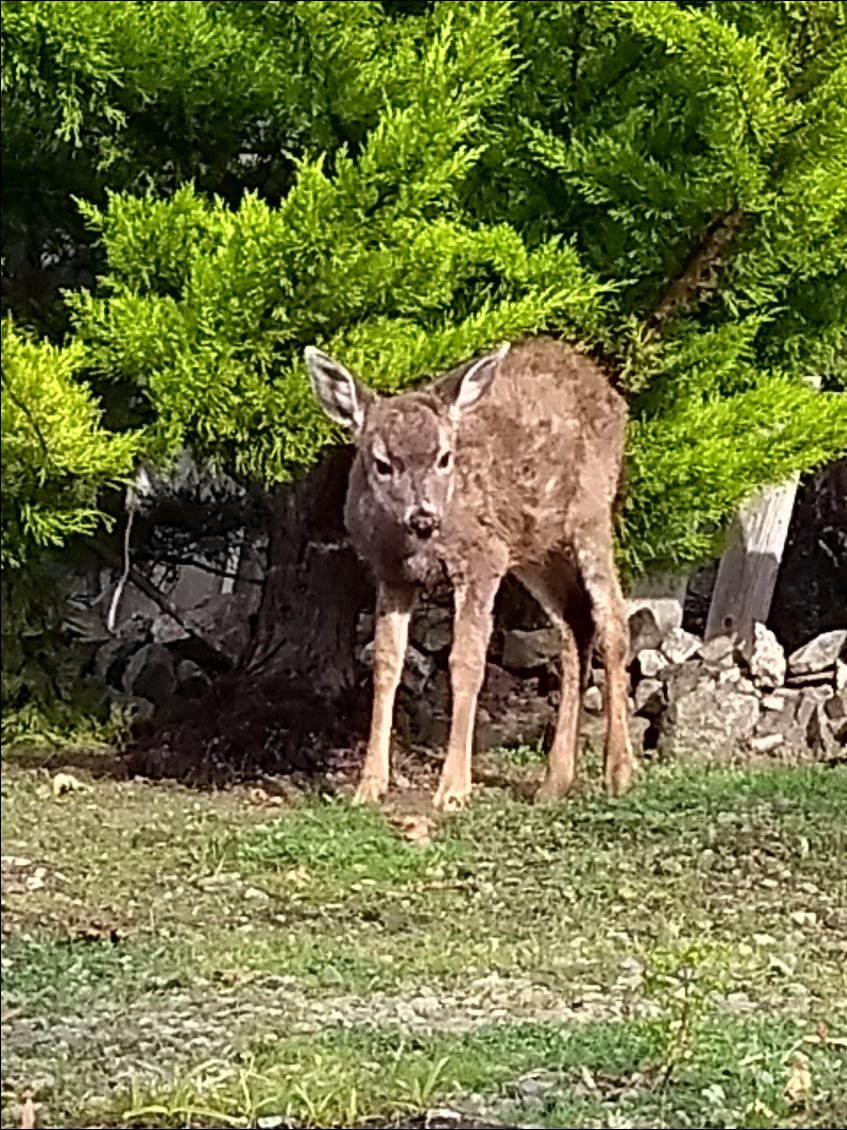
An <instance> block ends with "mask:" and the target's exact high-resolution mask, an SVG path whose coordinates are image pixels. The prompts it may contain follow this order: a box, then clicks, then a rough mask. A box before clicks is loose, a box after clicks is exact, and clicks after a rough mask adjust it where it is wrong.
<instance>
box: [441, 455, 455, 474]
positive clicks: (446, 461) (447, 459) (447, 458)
mask: <svg viewBox="0 0 847 1130" xmlns="http://www.w3.org/2000/svg"><path fill="white" fill-rule="evenodd" d="M452 459H453V456H452V455H451V453H450V452H449V451H444V452H442V453H441V455H440V456H439V457H438V470H439V471H446V470H447V468H448V467H449V466H450V463H451V461H452Z"/></svg>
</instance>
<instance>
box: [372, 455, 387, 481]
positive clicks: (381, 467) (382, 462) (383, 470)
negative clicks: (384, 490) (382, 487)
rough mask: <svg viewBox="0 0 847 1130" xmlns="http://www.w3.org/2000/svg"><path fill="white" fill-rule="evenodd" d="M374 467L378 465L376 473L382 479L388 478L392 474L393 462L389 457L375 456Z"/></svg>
mask: <svg viewBox="0 0 847 1130" xmlns="http://www.w3.org/2000/svg"><path fill="white" fill-rule="evenodd" d="M374 467H376V473H377V474H378V475H379V477H380V478H382V479H387V478H388V477H389V475H390V474H391V464H390V463H389V462H388V460H387V459H380V458H379V456H377V455H375V456H374Z"/></svg>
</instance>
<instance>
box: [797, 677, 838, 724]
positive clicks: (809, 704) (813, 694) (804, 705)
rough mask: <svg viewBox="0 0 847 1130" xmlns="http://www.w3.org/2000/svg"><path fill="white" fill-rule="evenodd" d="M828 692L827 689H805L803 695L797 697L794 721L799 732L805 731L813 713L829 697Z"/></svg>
mask: <svg viewBox="0 0 847 1130" xmlns="http://www.w3.org/2000/svg"><path fill="white" fill-rule="evenodd" d="M830 694H831V692H830V690H829V688H828V687H806V688H804V690H803V693H802V694H800V695H798V696H797V698H796V700H795V702H796V706H795V708H794V721H795V722H796V723H797V725H798V726H799V727H800V729H801V730H805V729H806V728H807V726H808V725H809V721H810V719H811V717H812V715H813V714H814V713H815V711H816V710H817V708H818V707H819V706H823V704H824V703H825V702H826V701H827V699H828V698H829V697H830Z"/></svg>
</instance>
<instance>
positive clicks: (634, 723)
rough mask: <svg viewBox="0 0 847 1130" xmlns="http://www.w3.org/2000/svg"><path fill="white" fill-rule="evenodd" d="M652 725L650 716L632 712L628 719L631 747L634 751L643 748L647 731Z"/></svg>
mask: <svg viewBox="0 0 847 1130" xmlns="http://www.w3.org/2000/svg"><path fill="white" fill-rule="evenodd" d="M652 725H653V720H652V719H651V718H644V717H642V715H640V714H633V715H632V716H631V717H630V719H629V737H630V741H631V742H632V746H633V749H635V750H636V751H638V750H643V749H644V748H645V742H646V739H647V732H648V731H649V730H650V728H651V726H652Z"/></svg>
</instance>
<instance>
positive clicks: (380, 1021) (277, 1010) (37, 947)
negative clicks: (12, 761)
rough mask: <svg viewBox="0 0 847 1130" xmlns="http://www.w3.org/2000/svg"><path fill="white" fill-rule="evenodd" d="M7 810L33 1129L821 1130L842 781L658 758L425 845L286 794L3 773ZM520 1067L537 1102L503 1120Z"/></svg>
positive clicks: (7, 983)
mask: <svg viewBox="0 0 847 1130" xmlns="http://www.w3.org/2000/svg"><path fill="white" fill-rule="evenodd" d="M525 761H526V759H522V758H519V759H517V760H513V761H511V762H509V760H508V759H507V758H503V759H502V764H503V765H505V766H506V772H507V775H508V774H511V775H512V776H515V775H517V776H520V775H522V774H524V773H525V772H526V771H527V767H526V765H525V764H524V762H525ZM3 798H4V803H3V855H4V946H3V1006H4V1036H5V1037H7V1042H6V1054H5V1057H4V1060H5V1062H4V1067H5V1071H4V1115H3V1125H4V1126H6V1125H9V1126H11V1125H15V1118H16V1117H17V1115H16V1114H15V1111H14V1102H15V1100H16V1097H18V1096H19V1095H20V1094H21V1092H22V1090H23V1089H24V1088H26V1087H27V1086H30V1085H31V1084H32V1083H33V1081H35V1083H36V1085H37V1094H36V1099H37V1101H38V1102H40V1103H41V1104H43V1115H44V1116H47V1117H49V1118H50V1119H51V1121H50V1122H49V1125H52V1126H56V1127H63V1126H77V1125H85V1124H89V1125H93V1124H100V1125H118V1124H127V1125H128V1124H133V1125H144V1126H189V1125H217V1126H222V1125H228V1124H229V1121H228V1120H236V1121H238V1120H242V1121H241V1122H239V1123H238V1124H240V1125H241V1124H243V1125H247V1124H249V1120H250V1119H252V1118H255V1117H257V1116H259V1115H262V1114H280V1115H284V1116H286V1117H293V1118H295V1119H297V1120H299V1121H301V1122H303V1123H304V1124H307V1125H318V1126H332V1125H347V1124H349V1123H350V1122H352V1121H356V1120H359V1121H362V1120H364V1119H366V1118H368V1117H372V1116H377V1115H387V1114H390V1113H392V1112H396V1111H399V1110H403V1109H407V1108H408V1109H412V1108H416V1109H419V1108H421V1107H423V1106H426V1105H427V1104H429V1103H433V1102H437V1101H444V1100H446V1099H448V1098H450V1097H451V1096H452V1097H454V1098H455V1097H457V1096H458V1098H459V1099H461V1098H462V1097H464V1098H465V1099H467V1097H468V1096H469V1095H472V1094H474V1093H476V1094H478V1095H482V1096H483V1099H484V1102H485V1103H488V1104H489V1105H491V1106H492V1108H493V1109H495V1110H500V1111H501V1114H502V1112H503V1111H505V1112H506V1115H505V1116H504V1120H505V1121H508V1120H509V1118H510V1117H512V1115H514V1117H512V1120H513V1121H520V1120H521V1119H524V1120H525V1121H540V1122H543V1123H544V1124H545V1125H550V1126H556V1125H572V1126H593V1125H599V1126H606V1125H651V1126H653V1125H673V1126H689V1125H690V1126H782V1125H796V1126H823V1125H827V1124H828V1125H833V1126H835V1125H839V1123H840V1118H841V1117H842V1115H843V1113H844V1107H843V1103H842V1100H841V1098H840V1096H839V1093H838V1071H839V1069H842V1070H845V1072H846V1073H847V1064H845V1045H844V1043H843V1042H841V1041H842V1039H843V1038H844V1037H847V974H845V966H847V844H845V838H847V831H845V820H844V813H845V811H847V775H845V773H844V772H843V771H842V770H838V769H826V768H823V767H813V766H810V767H792V768H774V769H757V770H752V769H744V768H732V767H722V768H709V767H707V766H702V765H700V766H694V765H687V766H684V767H682V766H656V767H653V768H651V769H650V770H649V771H646V772H644V774H643V775H642V777H641V779H640V780H639V782H638V785H637V787H636V788H635V789H634V790H633V792H632V793H631V794H630V795H629V796H627V797H626V798H624V799H622V800H620V801H616V802H610V801H608V800H607V799H606V798H605V797H604V796H602V795H601V794H600V793H599V792H597V791H596V790H594V789H593V788H584V789H582V790H581V791H580V793H579V794H578V795H576V796H575V797H574V798H573V799H571V800H570V801H568V802H567V803H565V804H563V805H561V806H559V807H557V808H535V807H533V806H531V805H528V804H527V803H526V802H524V801H521V800H517V799H515V798H514V797H513V796H512V794H511V793H510V792H508V791H506V790H505V789H499V788H482V789H480V790H479V793H478V795H477V796H476V797H475V799H474V802H473V804H472V805H471V806H470V808H469V809H468V810H467V811H466V812H464V813H462V814H461V815H459V816H457V817H454V818H450V819H446V820H444V821H442V822H439V823H438V825H437V826H436V827H435V830H434V833H433V836H432V840H431V842H429V843H425V844H418V843H411V842H408V841H407V840H405V839H404V838H403V836H402V835H400V834H399V833H398V831H397V830H396V828H395V826H394V824H393V822H392V820H391V818H390V816H387V815H386V813H384V812H374V811H371V810H362V809H358V808H354V807H352V806H351V805H349V804H348V803H347V802H345V801H342V800H323V799H320V798H319V797H314V796H313V797H295V798H294V799H292V800H291V801H290V802H289V803H287V804H286V805H285V806H284V807H279V808H271V807H263V806H257V805H256V804H253V803H251V802H250V800H249V798H248V793H247V791H245V790H233V791H232V792H229V793H200V792H192V791H189V790H185V789H182V788H178V787H175V786H172V785H162V784H159V785H154V784H149V783H144V782H117V781H112V780H108V779H101V780H99V781H97V782H94V783H93V785H92V787H91V788H90V789H89V790H87V791H74V792H70V793H68V794H66V795H63V796H61V797H59V798H56V797H54V796H53V795H52V793H51V791H50V789H49V787H48V784H47V781H46V778H45V777H44V776H43V775H40V774H39V773H38V772H37V771H35V770H32V769H27V770H22V769H20V768H15V767H6V769H5V771H4V779H3ZM401 799H402V798H401ZM820 1025H824V1026H825V1027H823V1028H820V1029H819V1026H820ZM45 1032H46V1033H48V1034H49V1033H51V1032H58V1033H59V1038H58V1039H55V1040H53V1041H52V1042H51V1041H50V1040H49V1039H45V1038H43V1037H41V1036H40V1035H39V1033H45ZM816 1032H817V1033H818V1034H817V1035H816ZM820 1033H822V1034H823V1036H821V1034H820ZM9 1037H10V1039H9ZM804 1041H805V1042H804ZM798 1049H799V1050H800V1051H801V1052H802V1054H804V1055H806V1056H808V1057H809V1060H810V1066H809V1070H810V1073H811V1085H810V1088H809V1089H808V1095H807V1096H806V1097H805V1098H804V1099H803V1101H802V1102H800V1103H799V1104H797V1105H796V1106H795V1107H791V1105H790V1104H789V1103H788V1100H787V1099H786V1098H785V1095H784V1091H785V1086H786V1081H787V1080H788V1078H789V1075H790V1072H791V1062H792V1056H793V1055H794V1054H795V1053H796V1052H797V1050H798ZM533 1071H543V1072H547V1073H548V1074H549V1073H553V1075H554V1076H555V1086H550V1087H548V1088H547V1090H546V1091H545V1093H544V1096H543V1101H542V1099H540V1098H538V1096H536V1100H537V1101H535V1105H534V1106H533V1104H532V1103H530V1104H529V1108H531V1109H530V1113H529V1114H527V1112H526V1111H524V1110H523V1108H521V1111H520V1113H519V1116H518V1115H517V1114H515V1110H517V1107H516V1106H515V1102H516V1100H515V1099H514V1097H513V1092H514V1088H515V1085H516V1083H515V1081H516V1080H519V1079H520V1077H521V1076H522V1075H524V1074H525V1073H526V1072H533ZM592 1080H593V1084H592ZM548 1082H549V1080H548ZM530 1089H531V1088H530ZM519 1090H520V1088H519ZM520 1093H523V1092H520ZM510 1096H512V1097H510ZM480 1101H482V1100H480ZM839 1103H842V1105H841V1106H839ZM524 1105H525V1104H524ZM529 1108H528V1109H529ZM142 1109H144V1110H146V1111H147V1112H148V1113H146V1114H144V1115H140V1114H139V1115H138V1116H137V1117H136V1118H135V1120H134V1121H133V1119H130V1118H127V1117H124V1116H125V1114H126V1112H129V1111H133V1110H135V1111H140V1110H142ZM510 1111H511V1112H512V1114H509V1112H510ZM203 1112H205V1114H204V1113H203ZM609 1118H612V1122H609V1121H608V1120H609ZM244 1119H247V1122H244V1121H243V1120H244ZM557 1119H558V1121H557ZM614 1119H619V1120H620V1121H618V1122H615V1121H614ZM827 1119H830V1121H829V1122H827V1121H826V1120H827ZM86 1120H88V1122H87V1123H86ZM98 1120H99V1121H98ZM786 1120H787V1121H786ZM42 1124H47V1123H44V1122H42Z"/></svg>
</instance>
